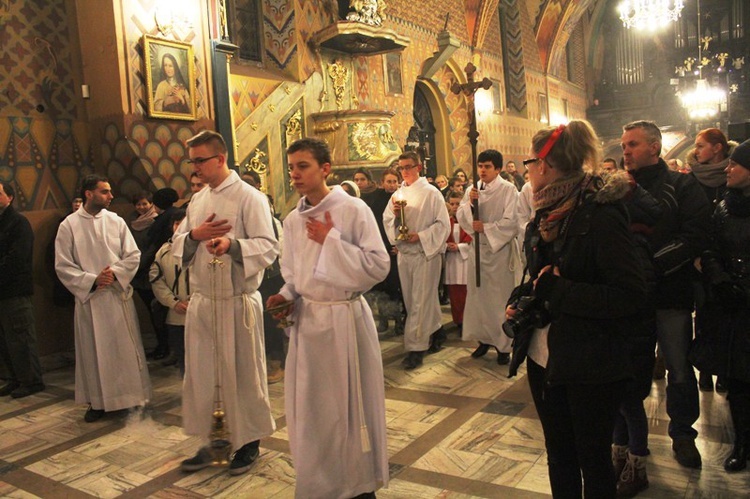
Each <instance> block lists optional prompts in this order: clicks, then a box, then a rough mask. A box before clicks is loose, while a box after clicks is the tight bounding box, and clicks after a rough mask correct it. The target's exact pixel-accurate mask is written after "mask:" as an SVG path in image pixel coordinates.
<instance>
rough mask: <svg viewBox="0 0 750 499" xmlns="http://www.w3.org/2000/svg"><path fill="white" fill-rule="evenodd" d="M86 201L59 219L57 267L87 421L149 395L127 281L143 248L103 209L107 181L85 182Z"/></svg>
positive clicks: (121, 222)
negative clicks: (71, 306)
mask: <svg viewBox="0 0 750 499" xmlns="http://www.w3.org/2000/svg"><path fill="white" fill-rule="evenodd" d="M81 190H82V193H83V195H82V197H83V199H84V200H85V202H84V205H83V206H82V207H81V208H79V209H78V211H76V212H75V213H73V214H71V215H70V216H68V217H67V218H66V219H65V220H63V221H62V223H61V224H60V228H59V230H58V232H57V237H56V239H55V271H56V272H57V276H58V277H59V278H60V281H61V282H62V283H63V284H64V285H65V287H66V288H68V290H69V291H70V292H71V293H72V294H73V295H74V296H75V300H76V301H75V327H74V329H75V348H76V376H75V378H76V396H75V398H76V403H79V404H80V403H88V404H89V407H88V410H87V411H86V414H85V415H84V420H85V421H86V422H87V423H92V422H94V421H98V420H99V419H101V418H102V417H103V416H104V413H105V412H107V411H116V410H119V409H126V408H130V407H134V406H142V405H145V404H146V402H147V401H148V400H149V398H151V382H150V380H149V377H148V367H147V365H146V356H145V354H144V352H143V344H142V343H141V332H140V328H139V326H138V316H137V315H136V311H135V305H134V304H133V288H132V286H131V285H130V282H131V280H132V279H133V277H134V276H135V273H136V271H137V270H138V264H139V262H140V258H141V252H140V251H139V250H138V246H137V245H136V243H135V240H134V239H133V236H132V235H131V233H130V230H129V229H128V226H127V224H126V223H125V220H123V219H122V218H120V217H119V216H118V215H117V214H115V213H112V212H111V211H108V210H107V209H106V208H107V207H108V206H109V204H110V203H111V202H112V197H113V196H112V189H111V188H110V185H109V182H108V181H107V179H106V178H104V177H100V176H98V175H89V176H87V177H86V178H84V180H83V184H82V189H81Z"/></svg>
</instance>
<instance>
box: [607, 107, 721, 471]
mask: <svg viewBox="0 0 750 499" xmlns="http://www.w3.org/2000/svg"><path fill="white" fill-rule="evenodd" d="M623 132H624V133H623V135H622V152H623V158H624V160H625V168H627V170H628V171H630V173H631V174H632V175H633V178H635V180H636V182H638V184H640V185H641V186H642V187H643V188H645V189H646V190H647V191H648V192H649V193H650V194H651V195H652V196H654V197H655V198H656V199H658V200H659V201H660V202H661V203H662V205H663V207H664V213H663V215H662V217H661V219H660V220H659V221H658V223H657V224H656V226H655V227H654V231H653V233H652V234H651V235H650V236H649V237H648V240H649V244H650V246H651V250H652V251H653V252H654V268H655V271H656V277H657V282H656V293H655V297H656V298H655V300H656V303H655V306H656V328H657V338H658V342H659V348H660V349H661V351H662V353H663V355H664V360H665V362H666V365H667V370H668V371H669V378H668V384H667V414H668V415H669V418H670V422H669V436H670V437H671V438H672V449H673V450H674V452H675V458H676V459H677V462H679V463H680V464H681V465H683V466H686V467H689V468H699V467H700V466H701V456H700V453H699V452H698V449H697V448H696V447H695V437H696V436H697V435H698V432H697V431H696V430H695V429H694V428H693V427H692V425H693V424H694V423H695V421H696V420H697V419H698V416H699V414H700V409H699V405H698V386H697V384H696V380H695V373H694V371H693V366H692V365H690V362H689V361H688V358H687V355H688V350H689V348H690V342H691V340H692V338H693V319H692V311H693V306H694V296H693V281H694V280H695V279H696V271H695V269H694V268H693V260H695V259H696V258H697V257H698V256H700V254H701V253H702V252H703V250H705V249H706V248H707V246H708V238H707V236H708V232H709V225H710V217H711V208H710V205H709V202H708V199H707V198H706V195H705V194H704V193H703V190H702V189H701V187H700V185H699V184H698V183H697V182H696V181H695V179H694V178H693V177H692V176H691V175H682V174H680V173H678V172H674V171H671V170H669V168H668V167H667V164H666V163H665V162H664V160H662V159H660V158H659V155H660V154H661V131H659V128H658V127H657V126H656V125H655V124H654V123H653V122H650V121H635V122H633V123H629V124H627V125H625V126H624V127H623Z"/></svg>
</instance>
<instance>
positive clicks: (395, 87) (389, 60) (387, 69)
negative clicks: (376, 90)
mask: <svg viewBox="0 0 750 499" xmlns="http://www.w3.org/2000/svg"><path fill="white" fill-rule="evenodd" d="M383 74H384V76H385V77H384V78H383V79H384V80H385V93H386V94H387V95H403V93H404V84H403V80H402V79H401V53H400V52H388V53H387V54H384V55H383Z"/></svg>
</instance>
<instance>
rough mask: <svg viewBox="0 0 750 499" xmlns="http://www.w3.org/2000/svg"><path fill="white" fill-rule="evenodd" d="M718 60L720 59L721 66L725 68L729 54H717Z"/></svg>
mask: <svg viewBox="0 0 750 499" xmlns="http://www.w3.org/2000/svg"><path fill="white" fill-rule="evenodd" d="M716 59H718V61H719V66H720V67H722V68H723V67H724V65H725V64H726V62H727V59H729V54H727V53H726V52H722V53H721V54H716Z"/></svg>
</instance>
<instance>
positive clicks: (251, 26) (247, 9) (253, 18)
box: [230, 0, 263, 62]
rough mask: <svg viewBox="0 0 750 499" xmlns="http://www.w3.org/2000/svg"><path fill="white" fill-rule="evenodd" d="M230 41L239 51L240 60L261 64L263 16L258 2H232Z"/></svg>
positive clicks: (237, 0)
mask: <svg viewBox="0 0 750 499" xmlns="http://www.w3.org/2000/svg"><path fill="white" fill-rule="evenodd" d="M233 5H234V19H232V22H231V23H230V25H231V32H230V35H231V36H232V40H233V41H234V43H236V44H237V45H238V46H239V47H240V49H239V55H240V59H242V60H245V61H254V62H263V16H261V14H260V13H261V9H260V0H234V1H233Z"/></svg>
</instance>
